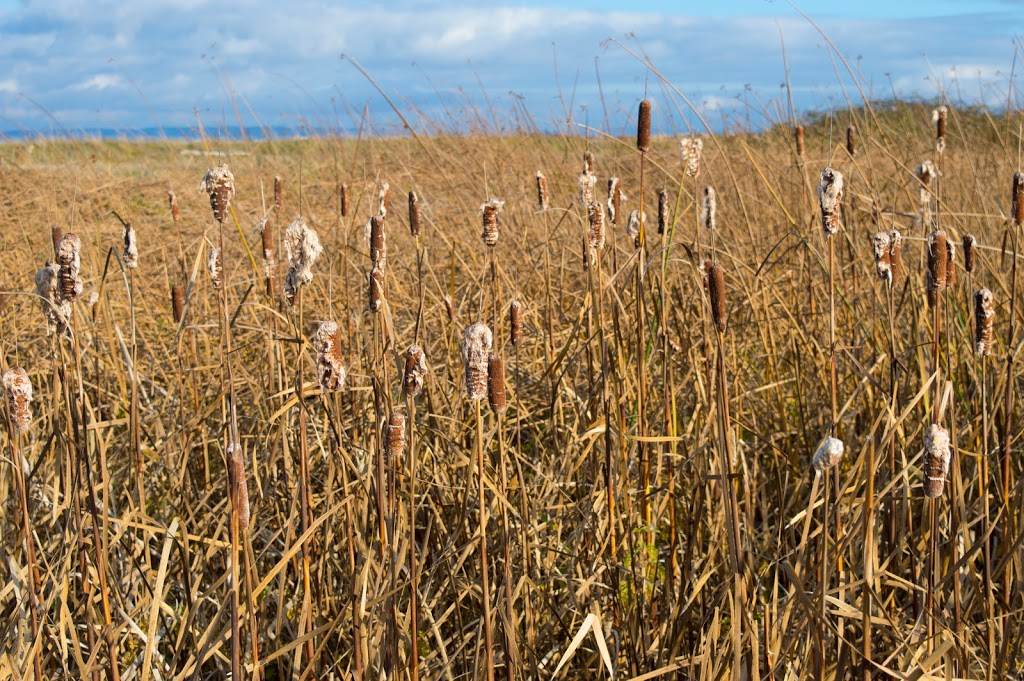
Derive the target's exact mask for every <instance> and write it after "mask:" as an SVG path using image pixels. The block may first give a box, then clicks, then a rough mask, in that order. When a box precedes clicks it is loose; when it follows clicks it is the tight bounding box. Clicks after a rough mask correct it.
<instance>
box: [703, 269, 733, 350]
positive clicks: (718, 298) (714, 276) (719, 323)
mask: <svg viewBox="0 0 1024 681" xmlns="http://www.w3.org/2000/svg"><path fill="white" fill-rule="evenodd" d="M707 276H708V297H710V298H711V319H712V321H714V323H715V328H716V329H718V332H719V333H725V327H726V324H727V323H728V321H729V313H728V312H727V311H726V308H725V270H723V269H722V266H721V265H719V264H718V263H715V264H713V265H711V268H710V269H709V270H708V275H707Z"/></svg>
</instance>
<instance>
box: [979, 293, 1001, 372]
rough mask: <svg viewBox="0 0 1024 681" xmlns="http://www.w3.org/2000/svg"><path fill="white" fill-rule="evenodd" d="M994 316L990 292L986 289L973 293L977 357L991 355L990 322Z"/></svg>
mask: <svg viewBox="0 0 1024 681" xmlns="http://www.w3.org/2000/svg"><path fill="white" fill-rule="evenodd" d="M995 316H996V311H995V308H994V307H993V306H992V292H991V291H989V290H988V289H987V288H983V289H979V290H978V291H975V293H974V350H975V352H976V353H978V356H979V357H983V356H987V355H991V354H992V322H993V320H994V318H995Z"/></svg>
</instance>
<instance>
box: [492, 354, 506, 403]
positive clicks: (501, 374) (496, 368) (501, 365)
mask: <svg viewBox="0 0 1024 681" xmlns="http://www.w3.org/2000/svg"><path fill="white" fill-rule="evenodd" d="M487 404H488V405H489V406H490V407H491V411H493V412H494V413H495V414H504V413H505V410H506V409H508V400H507V399H506V397H505V362H503V361H502V359H501V357H499V356H498V355H493V354H492V355H491V356H490V357H488V358H487Z"/></svg>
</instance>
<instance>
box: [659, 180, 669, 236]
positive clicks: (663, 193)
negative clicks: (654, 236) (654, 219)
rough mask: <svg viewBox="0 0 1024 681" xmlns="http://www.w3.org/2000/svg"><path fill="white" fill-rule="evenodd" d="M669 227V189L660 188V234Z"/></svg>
mask: <svg viewBox="0 0 1024 681" xmlns="http://www.w3.org/2000/svg"><path fill="white" fill-rule="evenodd" d="M666 229H668V190H667V189H659V190H658V234H664V233H665V230H666Z"/></svg>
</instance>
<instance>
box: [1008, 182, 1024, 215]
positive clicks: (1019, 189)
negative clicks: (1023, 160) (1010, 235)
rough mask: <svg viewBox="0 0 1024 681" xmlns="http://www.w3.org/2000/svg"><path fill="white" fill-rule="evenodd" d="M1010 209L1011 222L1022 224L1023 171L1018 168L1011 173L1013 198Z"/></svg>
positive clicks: (1023, 199) (1023, 212) (1023, 206)
mask: <svg viewBox="0 0 1024 681" xmlns="http://www.w3.org/2000/svg"><path fill="white" fill-rule="evenodd" d="M1010 209H1011V210H1010V213H1011V215H1012V216H1013V223H1014V224H1015V225H1017V226H1020V225H1022V224H1024V173H1021V172H1020V171H1019V170H1018V171H1017V172H1015V173H1014V174H1013V200H1012V201H1011V206H1010Z"/></svg>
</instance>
